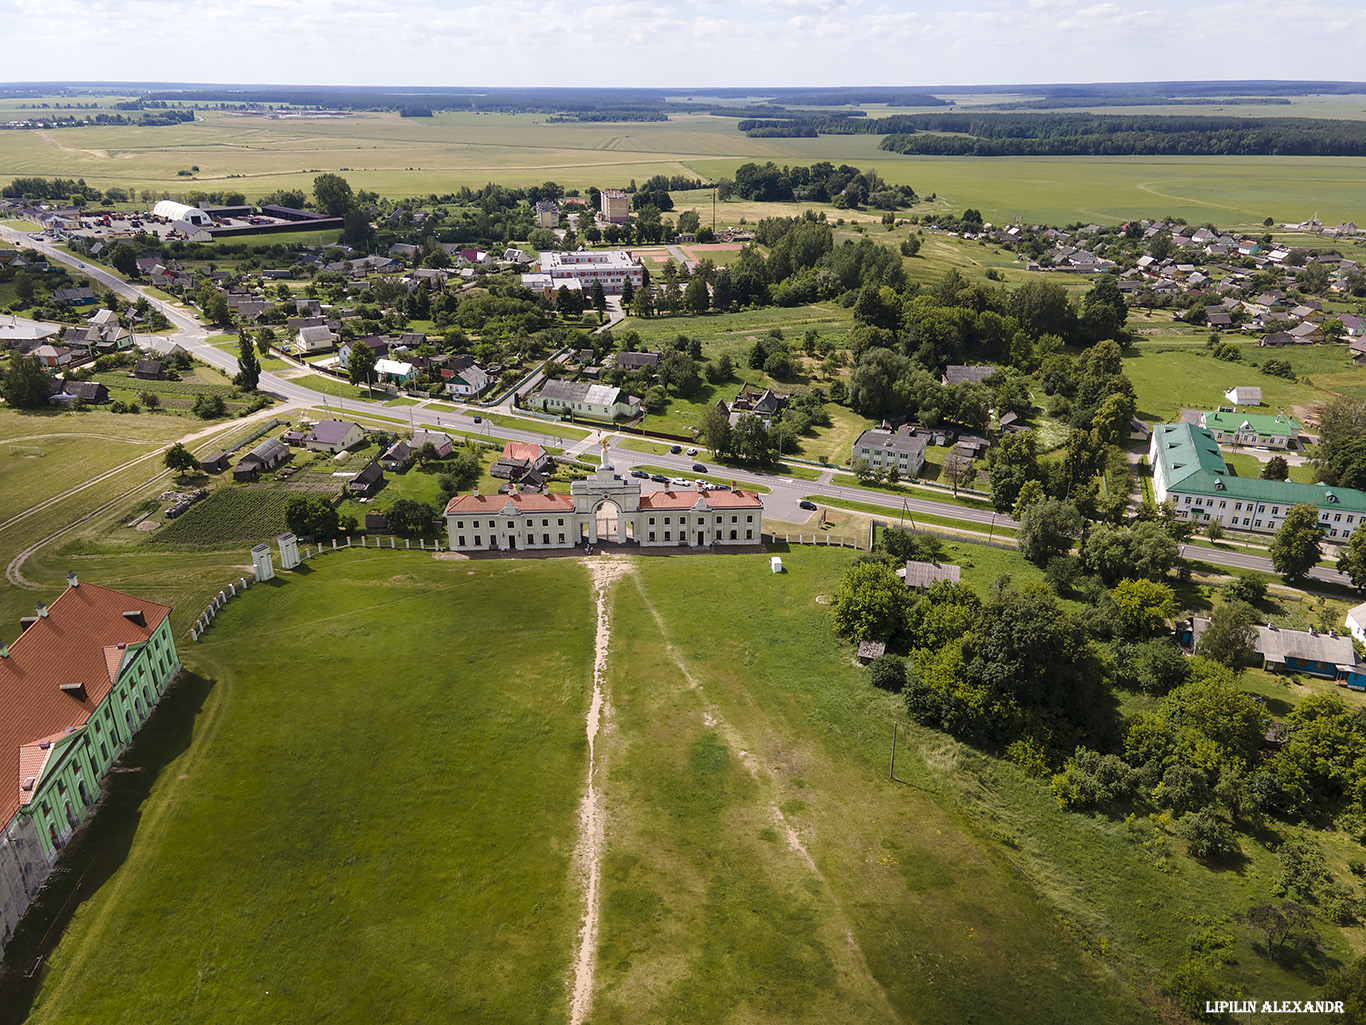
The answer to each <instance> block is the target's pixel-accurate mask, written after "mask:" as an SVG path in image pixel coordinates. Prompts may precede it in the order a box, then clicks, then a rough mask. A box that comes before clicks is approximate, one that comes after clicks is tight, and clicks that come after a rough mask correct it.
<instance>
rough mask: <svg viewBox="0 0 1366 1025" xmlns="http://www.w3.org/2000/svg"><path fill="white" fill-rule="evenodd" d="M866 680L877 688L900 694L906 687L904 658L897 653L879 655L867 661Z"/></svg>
mask: <svg viewBox="0 0 1366 1025" xmlns="http://www.w3.org/2000/svg"><path fill="white" fill-rule="evenodd" d="M868 681H869V682H870V683H871V684H872V685H873V686H874V687H877V688H878V689H879V690H886V691H891V692H892V693H893V694H900V693H901V692H902V691H903V690H905V689H906V660H905V659H903V658H901V657H899V656H897V655H880V656H878V657H877V658H875V659H873V661H871V662H869V663H868Z"/></svg>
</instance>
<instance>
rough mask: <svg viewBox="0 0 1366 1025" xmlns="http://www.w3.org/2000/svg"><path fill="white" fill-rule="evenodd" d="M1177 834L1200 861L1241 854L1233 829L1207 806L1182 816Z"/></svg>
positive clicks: (1218, 859) (1222, 858)
mask: <svg viewBox="0 0 1366 1025" xmlns="http://www.w3.org/2000/svg"><path fill="white" fill-rule="evenodd" d="M1176 834H1177V836H1179V837H1181V839H1183V840H1185V841H1186V846H1187V849H1188V850H1189V851H1190V852H1191V854H1192V855H1194V856H1195V857H1197V858H1199V859H1200V860H1201V861H1220V860H1225V859H1228V858H1235V857H1237V856H1238V855H1240V854H1242V853H1243V852H1242V848H1240V847H1239V846H1238V840H1237V838H1235V837H1234V835H1233V829H1232V827H1230V826H1229V824H1228V823H1227V822H1225V821H1224V820H1223V819H1221V818H1220V817H1219V816H1218V815H1216V814H1214V812H1212V811H1210V810H1209V809H1208V808H1201V809H1200V810H1199V811H1198V812H1196V813H1195V814H1193V815H1187V816H1185V817H1183V818H1182V819H1181V821H1180V823H1178V825H1177V827H1176Z"/></svg>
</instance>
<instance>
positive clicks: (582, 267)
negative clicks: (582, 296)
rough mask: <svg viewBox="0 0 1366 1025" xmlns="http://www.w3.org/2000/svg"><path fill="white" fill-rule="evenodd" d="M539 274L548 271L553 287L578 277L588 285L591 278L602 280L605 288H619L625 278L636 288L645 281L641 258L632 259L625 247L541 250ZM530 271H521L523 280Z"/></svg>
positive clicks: (582, 283) (607, 289)
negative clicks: (580, 250)
mask: <svg viewBox="0 0 1366 1025" xmlns="http://www.w3.org/2000/svg"><path fill="white" fill-rule="evenodd" d="M541 274H542V275H545V274H549V275H550V286H551V289H552V291H553V290H554V289H558V288H559V287H560V285H562V284H564V283H565V282H566V281H578V282H579V283H580V284H581V285H582V286H583V287H584V288H588V287H589V286H590V285H592V283H593V282H594V281H599V282H601V283H602V290H603V291H604V292H620V291H621V286H622V285H623V284H625V283H626V281H627V280H629V281H630V282H631V287H632V288H639V287H640V286H641V284H642V283H643V282H644V280H645V279H644V275H643V273H642V268H641V265H640V261H639V260H636V259H633V258H632V256H631V254H630V253H629V252H627V251H626V250H625V249H604V250H598V251H594V252H574V253H559V252H547V253H542V254H541ZM528 277H530V275H526V274H524V275H522V280H523V283H524V284H527V286H528V287H535V286H534V285H532V284H529V283H527V281H526V279H527V278H528Z"/></svg>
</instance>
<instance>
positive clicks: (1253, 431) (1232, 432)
mask: <svg viewBox="0 0 1366 1025" xmlns="http://www.w3.org/2000/svg"><path fill="white" fill-rule="evenodd" d="M1200 426H1201V427H1203V428H1205V429H1206V430H1207V431H1209V432H1210V433H1211V434H1213V435H1214V440H1215V441H1217V442H1219V443H1220V444H1223V445H1255V446H1257V447H1258V448H1289V447H1290V443H1291V442H1292V441H1294V440H1295V439H1296V438H1298V437H1299V436H1300V432H1301V431H1302V430H1304V426H1303V425H1302V424H1300V423H1299V422H1298V421H1296V420H1292V419H1291V418H1290V417H1288V416H1268V415H1266V414H1265V413H1235V412H1231V411H1229V410H1225V409H1221V410H1219V411H1218V412H1215V413H1201V414H1200Z"/></svg>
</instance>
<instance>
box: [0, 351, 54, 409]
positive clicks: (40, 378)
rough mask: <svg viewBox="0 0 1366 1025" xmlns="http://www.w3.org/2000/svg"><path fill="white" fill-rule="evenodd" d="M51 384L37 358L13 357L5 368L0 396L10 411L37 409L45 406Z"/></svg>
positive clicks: (50, 379)
mask: <svg viewBox="0 0 1366 1025" xmlns="http://www.w3.org/2000/svg"><path fill="white" fill-rule="evenodd" d="M51 383H52V378H50V377H48V375H47V371H46V370H44V369H43V364H42V362H41V361H40V360H39V359H38V357H37V356H15V357H14V358H13V359H11V360H10V361H9V366H8V367H6V368H5V377H4V381H3V383H0V395H4V397H5V403H6V405H8V406H9V407H10V409H38V408H39V407H40V406H45V405H47V399H48V395H49V393H50V392H49V389H50V386H51Z"/></svg>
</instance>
